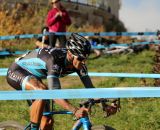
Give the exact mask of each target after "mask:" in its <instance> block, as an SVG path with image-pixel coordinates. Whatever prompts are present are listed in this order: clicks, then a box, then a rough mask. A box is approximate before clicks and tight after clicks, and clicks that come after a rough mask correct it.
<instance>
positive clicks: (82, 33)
mask: <svg viewBox="0 0 160 130" xmlns="http://www.w3.org/2000/svg"><path fill="white" fill-rule="evenodd" d="M71 33H72V32H56V33H53V34H54V35H71ZM78 34H80V35H82V36H150V35H155V36H157V35H160V32H159V31H158V32H99V33H94V32H79V33H78ZM43 35H49V33H46V34H23V35H10V36H0V40H10V39H23V38H38V37H42V36H43Z"/></svg>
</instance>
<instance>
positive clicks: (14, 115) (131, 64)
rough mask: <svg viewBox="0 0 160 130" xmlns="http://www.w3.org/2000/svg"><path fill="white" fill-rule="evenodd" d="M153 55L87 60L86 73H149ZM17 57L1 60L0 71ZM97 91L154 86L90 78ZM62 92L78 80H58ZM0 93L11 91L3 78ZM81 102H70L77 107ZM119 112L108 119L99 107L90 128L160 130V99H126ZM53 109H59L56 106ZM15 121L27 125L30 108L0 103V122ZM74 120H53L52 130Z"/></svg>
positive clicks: (20, 103) (18, 103) (65, 128)
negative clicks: (108, 88) (96, 126)
mask: <svg viewBox="0 0 160 130" xmlns="http://www.w3.org/2000/svg"><path fill="white" fill-rule="evenodd" d="M154 55H155V52H154V51H150V50H147V51H143V52H141V53H138V54H129V55H115V56H102V57H100V58H99V59H95V60H91V59H90V60H89V61H88V62H87V64H88V70H89V72H120V73H152V67H153V64H154V61H153V58H154ZM14 58H16V57H6V58H3V59H0V62H1V68H3V67H5V68H6V67H8V65H9V64H10V63H11V62H12V61H13V60H14ZM91 78H92V81H93V83H94V85H95V87H97V88H101V87H115V86H116V87H137V86H139V87H140V86H146V85H147V86H153V84H154V79H145V80H146V84H144V82H143V80H142V79H139V78H116V77H114V78H113V77H91ZM60 80H61V83H62V86H63V88H64V89H66V88H82V87H83V85H82V83H81V82H80V81H79V78H78V77H69V76H68V77H65V78H62V79H60ZM0 83H1V85H2V87H1V88H0V89H1V90H8V89H11V88H10V87H9V86H8V85H7V83H6V81H5V77H0ZM79 101H80V100H71V102H72V103H73V104H75V105H78V102H79ZM121 107H122V108H121V112H118V113H117V114H116V115H113V116H111V117H108V118H104V117H103V115H104V113H103V112H102V111H101V109H100V107H99V106H95V107H94V108H93V110H92V116H91V121H92V122H93V124H106V125H109V126H112V127H113V128H116V129H117V130H160V121H159V117H160V111H159V110H160V99H159V98H125V99H121ZM56 109H61V108H60V107H59V106H56ZM4 120H16V121H19V122H21V123H22V124H26V123H27V122H28V121H29V108H28V107H27V103H26V101H0V121H4ZM73 123H74V121H73V117H72V116H70V115H56V116H55V130H69V129H71V127H72V125H73Z"/></svg>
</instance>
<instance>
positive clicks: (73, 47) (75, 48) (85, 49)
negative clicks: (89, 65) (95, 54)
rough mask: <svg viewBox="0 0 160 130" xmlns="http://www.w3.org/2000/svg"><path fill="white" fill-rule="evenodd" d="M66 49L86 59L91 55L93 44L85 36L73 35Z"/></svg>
mask: <svg viewBox="0 0 160 130" xmlns="http://www.w3.org/2000/svg"><path fill="white" fill-rule="evenodd" d="M66 48H67V49H68V50H69V51H70V52H71V53H72V54H73V55H75V56H78V57H81V58H84V59H86V58H88V56H89V54H90V51H91V44H90V42H89V41H88V40H87V39H86V38H84V37H83V36H81V35H79V34H77V33H72V34H71V37H70V38H69V40H68V41H67V44H66Z"/></svg>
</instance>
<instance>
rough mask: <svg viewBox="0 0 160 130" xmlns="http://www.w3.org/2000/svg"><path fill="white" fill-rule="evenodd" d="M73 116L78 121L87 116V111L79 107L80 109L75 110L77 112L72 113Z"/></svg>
mask: <svg viewBox="0 0 160 130" xmlns="http://www.w3.org/2000/svg"><path fill="white" fill-rule="evenodd" d="M74 115H75V116H76V118H77V119H79V118H81V117H85V116H87V115H88V109H87V108H84V107H81V108H79V109H77V111H76V112H75V113H74Z"/></svg>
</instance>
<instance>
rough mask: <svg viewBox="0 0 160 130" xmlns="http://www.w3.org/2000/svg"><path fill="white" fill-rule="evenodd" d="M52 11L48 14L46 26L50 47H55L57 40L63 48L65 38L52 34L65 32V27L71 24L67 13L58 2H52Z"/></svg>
mask: <svg viewBox="0 0 160 130" xmlns="http://www.w3.org/2000/svg"><path fill="white" fill-rule="evenodd" d="M51 4H52V9H51V10H50V11H49V12H48V15H47V19H46V24H47V26H48V28H49V32H50V33H51V35H50V36H49V40H50V46H51V47H55V44H56V41H57V39H58V40H59V43H60V47H65V43H66V36H65V35H55V34H53V33H54V32H66V27H67V26H68V25H70V24H71V19H70V17H69V14H68V12H67V11H66V10H65V8H64V7H63V6H62V4H61V2H60V0H52V1H51Z"/></svg>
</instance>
